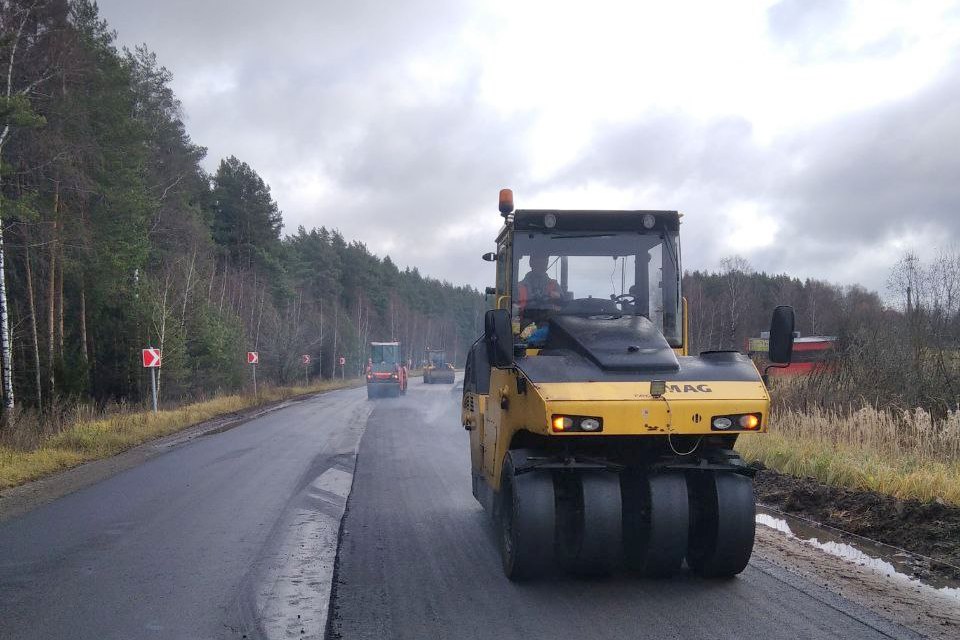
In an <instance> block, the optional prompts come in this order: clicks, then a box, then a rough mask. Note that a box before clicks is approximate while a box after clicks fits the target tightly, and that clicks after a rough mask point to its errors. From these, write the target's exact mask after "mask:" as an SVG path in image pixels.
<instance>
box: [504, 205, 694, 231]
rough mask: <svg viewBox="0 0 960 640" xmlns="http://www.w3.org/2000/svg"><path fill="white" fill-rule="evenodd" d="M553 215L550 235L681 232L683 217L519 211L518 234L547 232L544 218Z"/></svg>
mask: <svg viewBox="0 0 960 640" xmlns="http://www.w3.org/2000/svg"><path fill="white" fill-rule="evenodd" d="M551 213H552V214H553V215H554V216H556V220H557V222H556V225H555V226H554V227H553V228H551V229H549V231H663V230H666V231H677V230H679V228H680V216H681V214H680V213H678V212H676V211H656V210H636V211H619V210H609V209H603V210H600V209H518V210H517V211H515V212H514V213H513V225H512V226H513V228H514V229H516V230H518V231H547V230H548V229H547V227H546V225H545V224H544V217H545V216H546V215H547V214H551ZM647 214H651V215H653V217H654V218H655V219H656V223H655V224H654V226H653V228H651V229H647V228H646V227H644V226H643V218H644V216H646V215H647ZM508 226H509V225H508Z"/></svg>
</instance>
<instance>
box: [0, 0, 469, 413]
mask: <svg viewBox="0 0 960 640" xmlns="http://www.w3.org/2000/svg"><path fill="white" fill-rule="evenodd" d="M170 83H171V75H170V73H169V71H167V70H166V69H165V68H164V67H163V66H162V65H161V64H160V63H159V62H158V60H157V58H156V56H155V55H154V54H153V53H152V52H150V51H149V50H148V49H147V48H146V47H145V46H143V47H137V48H136V49H134V50H133V51H130V50H126V49H124V50H118V48H117V46H116V44H115V35H114V33H113V32H112V30H111V29H110V28H109V26H108V25H107V23H106V22H105V21H104V20H103V19H102V18H101V17H100V16H99V14H98V9H97V6H96V3H95V2H92V1H90V0H0V220H2V224H0V232H2V236H0V325H2V326H0V341H2V344H0V347H2V348H0V352H2V353H0V356H2V362H3V367H2V373H3V376H2V378H3V385H2V391H3V399H4V406H5V407H6V410H7V411H8V412H9V410H10V409H12V408H13V407H14V406H15V405H21V406H24V405H25V406H27V407H34V408H43V407H45V406H47V405H49V404H50V403H51V402H53V401H54V400H55V399H57V398H64V397H68V398H76V399H84V400H85V399H93V400H94V401H96V402H101V403H103V402H110V401H133V402H138V401H140V400H142V399H143V397H144V396H145V394H147V393H149V387H148V386H147V385H148V382H147V380H148V379H147V378H146V377H145V376H144V374H143V369H142V367H141V363H140V350H141V349H142V348H144V347H147V346H153V347H158V348H160V349H162V352H163V367H162V369H161V370H160V381H159V382H160V389H161V396H162V397H163V398H166V399H171V400H173V399H181V398H186V397H191V396H197V395H202V394H208V393H214V392H217V391H218V390H236V389H238V388H240V387H242V386H243V385H244V384H245V383H246V380H247V375H248V371H247V368H246V367H247V365H246V364H245V359H244V353H245V352H246V351H248V350H249V351H258V352H259V353H260V365H259V367H260V368H259V370H258V377H260V376H262V377H263V378H266V379H268V380H271V381H273V382H275V383H277V384H286V383H290V382H293V381H297V380H302V379H303V378H304V377H306V376H313V377H317V376H323V377H330V376H333V375H340V374H341V372H343V373H345V374H346V375H347V376H351V375H357V374H358V373H359V372H360V371H361V369H362V366H363V363H364V362H365V360H366V352H367V347H366V344H367V342H369V341H371V340H390V339H398V340H400V341H402V342H403V345H404V350H405V355H406V356H407V357H409V358H411V359H413V360H415V361H417V360H419V359H420V358H421V357H422V353H423V349H424V348H426V347H445V348H447V349H448V350H449V351H451V352H452V353H454V352H455V353H456V357H457V359H458V360H459V361H462V360H463V354H464V352H465V351H466V348H467V347H468V346H469V343H470V342H471V341H472V340H473V338H474V337H475V336H476V334H477V332H478V331H479V327H480V325H479V319H480V316H481V315H482V311H483V309H484V308H485V303H484V300H483V298H482V296H481V295H480V294H479V293H478V292H477V291H476V290H474V289H473V288H470V287H458V286H453V285H451V284H449V283H447V282H441V281H438V280H435V279H432V278H428V277H424V276H423V275H421V274H420V273H419V272H418V271H417V270H416V269H409V268H406V269H401V268H399V267H398V266H397V265H395V264H394V263H393V262H392V261H391V260H390V258H389V257H385V258H382V259H381V258H379V257H377V256H376V255H374V254H373V253H372V252H370V251H369V250H368V249H367V247H366V246H365V245H364V244H363V243H362V242H359V241H348V240H347V239H345V238H344V237H343V236H342V235H341V234H340V233H339V232H338V231H336V230H335V229H328V228H326V227H321V228H317V229H309V230H308V229H305V228H302V227H301V228H299V229H297V230H296V232H295V233H292V234H289V235H283V229H282V226H283V219H282V215H281V211H280V208H279V206H278V204H277V202H276V201H275V200H274V199H273V197H272V195H271V191H270V187H269V185H267V184H266V183H265V182H264V180H263V179H262V178H261V177H260V176H259V175H258V174H257V173H256V172H255V171H254V169H253V168H251V167H250V166H249V165H248V164H247V163H245V162H243V161H242V160H240V159H238V158H235V157H230V158H225V159H223V160H222V161H221V162H220V163H219V166H218V168H217V170H216V171H215V172H214V173H213V174H209V173H208V172H206V171H205V170H204V168H203V165H202V162H203V161H204V159H205V157H206V149H204V148H203V147H202V146H200V145H198V144H197V143H195V142H194V141H193V140H192V139H191V137H190V135H189V134H188V133H187V131H186V128H185V126H184V123H183V120H182V117H181V108H180V103H179V102H178V100H177V98H176V96H175V95H174V93H173V91H172V90H171V88H170ZM304 354H306V355H310V356H311V362H310V364H309V366H307V367H304V366H303V365H302V361H301V356H302V355H304ZM341 356H343V357H344V358H345V359H346V365H345V367H344V369H343V370H342V371H341V369H340V367H339V366H338V359H339V358H340V357H341Z"/></svg>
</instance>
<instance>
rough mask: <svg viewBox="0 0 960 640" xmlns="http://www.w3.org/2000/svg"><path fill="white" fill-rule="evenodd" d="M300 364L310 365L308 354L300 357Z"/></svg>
mask: <svg viewBox="0 0 960 640" xmlns="http://www.w3.org/2000/svg"><path fill="white" fill-rule="evenodd" d="M300 363H301V364H310V356H309V355H308V354H306V353H305V354H303V355H302V356H300Z"/></svg>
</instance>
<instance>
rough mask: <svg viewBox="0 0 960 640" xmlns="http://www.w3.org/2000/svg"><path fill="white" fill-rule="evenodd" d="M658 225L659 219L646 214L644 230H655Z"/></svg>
mask: <svg viewBox="0 0 960 640" xmlns="http://www.w3.org/2000/svg"><path fill="white" fill-rule="evenodd" d="M656 224H657V219H656V217H654V215H653V214H652V213H647V214H644V216H643V228H644V229H653V227H654V226H655V225H656Z"/></svg>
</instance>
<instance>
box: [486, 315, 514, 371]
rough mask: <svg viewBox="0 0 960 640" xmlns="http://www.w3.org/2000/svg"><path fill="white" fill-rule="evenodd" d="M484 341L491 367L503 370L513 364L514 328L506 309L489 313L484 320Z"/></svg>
mask: <svg viewBox="0 0 960 640" xmlns="http://www.w3.org/2000/svg"><path fill="white" fill-rule="evenodd" d="M483 341H484V342H485V343H486V345H487V358H488V359H489V360H490V364H491V365H493V366H494V367H497V368H500V369H503V368H504V367H509V366H511V365H512V364H513V327H512V326H511V324H510V313H509V312H508V311H507V310H506V309H491V310H490V311H487V314H486V315H485V316H484V318H483Z"/></svg>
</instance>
